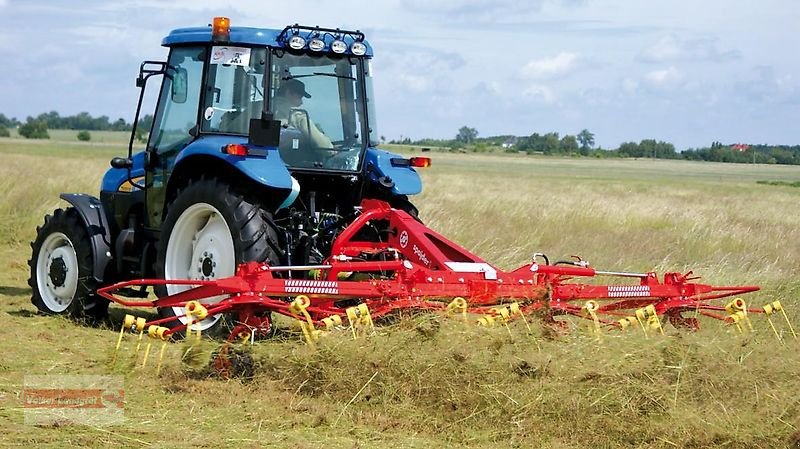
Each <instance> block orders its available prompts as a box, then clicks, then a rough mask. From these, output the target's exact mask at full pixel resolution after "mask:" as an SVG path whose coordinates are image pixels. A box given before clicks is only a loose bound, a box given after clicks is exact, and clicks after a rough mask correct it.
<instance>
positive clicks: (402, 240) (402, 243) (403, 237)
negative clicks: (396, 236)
mask: <svg viewBox="0 0 800 449" xmlns="http://www.w3.org/2000/svg"><path fill="white" fill-rule="evenodd" d="M406 246H408V231H403V232H401V233H400V248H405V247H406Z"/></svg>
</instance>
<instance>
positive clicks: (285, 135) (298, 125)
mask: <svg viewBox="0 0 800 449" xmlns="http://www.w3.org/2000/svg"><path fill="white" fill-rule="evenodd" d="M362 65H363V64H362V61H361V60H360V59H358V58H348V57H339V56H329V55H297V54H291V53H287V52H285V51H275V53H274V56H273V58H272V68H271V76H272V80H271V84H270V92H269V95H270V98H271V101H270V105H271V109H272V110H271V112H272V113H273V114H274V117H275V119H276V120H280V121H281V125H282V129H281V140H280V154H281V157H282V158H283V160H284V162H285V163H286V164H287V165H288V166H289V167H292V168H301V169H323V170H324V169H330V170H344V171H356V170H358V168H359V166H360V163H361V156H362V154H363V149H364V136H363V132H362V130H363V128H364V125H363V122H364V121H365V120H366V117H365V116H364V111H365V107H364V105H363V103H364V102H365V100H366V99H365V98H363V96H362V94H361V91H362V88H363V83H364V80H363V77H362V76H361V75H360V73H361V67H362Z"/></svg>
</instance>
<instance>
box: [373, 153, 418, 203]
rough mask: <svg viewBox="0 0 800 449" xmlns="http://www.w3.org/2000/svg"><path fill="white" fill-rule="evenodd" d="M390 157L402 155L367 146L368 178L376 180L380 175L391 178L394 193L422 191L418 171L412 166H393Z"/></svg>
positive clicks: (416, 192) (414, 193)
mask: <svg viewBox="0 0 800 449" xmlns="http://www.w3.org/2000/svg"><path fill="white" fill-rule="evenodd" d="M392 158H403V156H400V155H399V154H395V153H390V152H388V151H384V150H379V149H378V148H368V149H367V154H366V164H367V173H369V176H370V180H371V181H373V182H377V180H378V178H379V177H381V176H388V177H390V178H392V181H394V187H393V188H392V193H394V194H395V195H416V194H418V193H420V192H422V180H421V179H420V177H419V173H417V171H416V170H414V169H413V168H412V167H395V166H394V165H392V161H391V159H392ZM370 165H371V169H370Z"/></svg>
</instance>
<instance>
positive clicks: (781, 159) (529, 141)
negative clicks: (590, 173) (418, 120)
mask: <svg viewBox="0 0 800 449" xmlns="http://www.w3.org/2000/svg"><path fill="white" fill-rule="evenodd" d="M594 137H595V136H594V133H592V132H590V131H589V130H587V129H583V130H581V131H580V132H578V133H576V134H574V135H573V134H567V135H564V136H560V135H559V133H557V132H549V133H544V134H539V133H533V134H531V135H530V136H512V135H500V136H490V137H479V134H478V131H477V130H476V129H475V128H471V127H468V126H462V127H461V128H460V129H459V130H458V133H457V134H456V135H455V137H454V138H452V139H419V140H412V139H411V138H408V137H406V138H403V137H401V138H400V139H399V140H391V141H389V143H396V144H405V145H414V146H421V147H439V148H445V149H448V150H451V151H462V152H465V151H472V152H488V151H506V152H512V153H527V154H544V155H564V156H589V157H597V158H614V157H621V158H652V159H685V160H693V161H711V162H738V163H751V164H753V163H755V164H784V165H800V145H764V144H751V145H749V144H741V143H731V144H723V143H722V142H718V141H715V142H712V143H711V145H710V146H708V147H701V148H689V149H686V150H683V151H677V150H676V148H675V145H673V144H672V143H669V142H664V141H660V140H655V139H643V140H641V141H639V142H623V143H622V144H620V145H619V146H618V147H617V148H602V147H596V146H595V139H594ZM382 140H385V139H382Z"/></svg>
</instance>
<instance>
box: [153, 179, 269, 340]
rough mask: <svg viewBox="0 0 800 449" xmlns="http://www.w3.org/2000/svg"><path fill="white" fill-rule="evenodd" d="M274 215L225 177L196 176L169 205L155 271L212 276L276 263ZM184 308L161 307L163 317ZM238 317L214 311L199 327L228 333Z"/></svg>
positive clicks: (171, 290)
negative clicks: (246, 266) (250, 265)
mask: <svg viewBox="0 0 800 449" xmlns="http://www.w3.org/2000/svg"><path fill="white" fill-rule="evenodd" d="M271 218H272V217H271V214H270V213H269V212H267V211H265V210H263V209H261V207H260V206H259V204H258V203H256V202H254V201H251V200H249V199H247V198H245V197H244V196H243V195H242V194H241V193H239V192H236V191H234V190H233V189H232V188H231V186H229V185H228V184H227V183H225V182H223V181H221V180H218V179H213V178H211V179H203V178H201V179H199V180H197V181H193V182H191V183H190V184H189V185H188V186H186V187H185V188H184V189H182V190H181V191H180V192H178V194H177V195H176V197H175V199H174V201H172V203H170V205H169V206H168V207H167V213H166V216H165V218H164V223H163V224H162V227H161V237H160V239H159V244H158V254H157V258H156V267H157V270H158V271H157V273H158V275H159V276H160V277H161V278H162V279H205V280H211V279H221V278H226V277H229V276H233V275H234V274H235V273H236V267H237V266H239V264H241V263H244V262H249V261H257V262H267V263H277V262H278V261H279V260H280V259H279V256H278V254H279V251H280V249H279V248H280V247H279V246H278V238H277V230H276V229H275V227H274V224H273V223H272V219H271ZM188 288H189V287H188V286H182V285H170V286H163V287H161V288H158V289H157V290H156V293H157V294H158V296H165V295H168V294H170V295H172V294H175V293H179V292H181V291H184V290H187V289H188ZM219 300H220V298H208V299H205V300H203V301H201V302H203V303H204V304H206V305H207V306H208V304H214V303H216V302H218V301H219ZM184 313H185V311H184V310H183V308H182V307H166V308H161V309H159V314H160V315H161V316H162V317H164V318H167V317H178V316H180V315H183V314H184ZM236 318H237V317H235V316H232V315H231V314H220V315H215V316H213V317H209V318H207V319H205V320H203V321H201V322H200V329H201V331H202V332H203V333H205V334H208V335H211V336H213V337H226V336H227V335H228V334H229V333H230V331H231V329H232V327H233V325H234V324H235V319H236ZM185 322H186V320H185V318H176V319H175V320H174V321H172V322H170V323H168V324H167V325H168V326H169V327H175V326H177V325H179V324H180V323H184V324H185ZM194 326H196V325H194ZM194 326H193V327H192V328H193V329H195V327H194ZM176 334H179V335H183V334H184V332H176Z"/></svg>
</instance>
